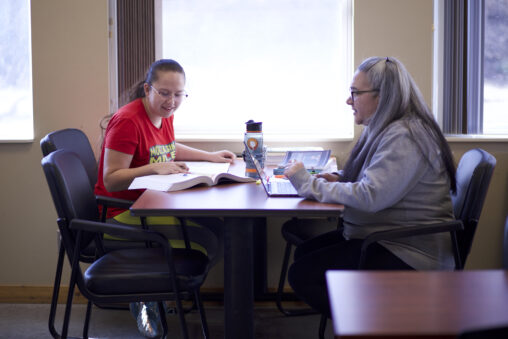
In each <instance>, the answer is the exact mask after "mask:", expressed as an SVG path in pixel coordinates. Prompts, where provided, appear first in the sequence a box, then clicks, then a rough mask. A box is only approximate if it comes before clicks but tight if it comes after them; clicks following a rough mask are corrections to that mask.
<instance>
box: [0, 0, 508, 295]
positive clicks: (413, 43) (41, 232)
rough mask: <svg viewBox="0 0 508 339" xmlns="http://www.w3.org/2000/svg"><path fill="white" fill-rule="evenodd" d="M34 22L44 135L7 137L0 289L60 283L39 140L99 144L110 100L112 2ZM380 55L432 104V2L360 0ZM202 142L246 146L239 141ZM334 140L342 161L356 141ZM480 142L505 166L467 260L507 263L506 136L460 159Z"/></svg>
mask: <svg viewBox="0 0 508 339" xmlns="http://www.w3.org/2000/svg"><path fill="white" fill-rule="evenodd" d="M32 19H33V27H32V40H33V74H34V105H35V108H34V115H35V139H36V140H35V141H34V142H33V143H26V144H0V156H1V158H2V161H1V164H0V170H1V173H2V177H1V178H2V179H0V180H1V183H2V190H1V191H0V206H1V207H0V208H1V212H2V213H1V230H0V234H1V236H0V251H1V255H0V269H1V270H2V275H1V276H0V286H2V285H31V286H41V285H42V286H47V285H51V284H52V281H53V276H54V268H55V261H56V233H55V230H56V224H55V217H56V214H55V212H54V208H53V205H52V202H51V200H50V196H49V191H48V189H47V187H46V183H45V179H44V177H43V174H42V170H41V167H40V159H41V152H40V147H39V140H40V138H42V137H43V136H44V135H45V134H46V133H48V132H49V131H52V130H56V129H60V128H65V127H76V128H81V129H83V130H84V131H85V133H86V134H87V135H88V136H89V138H90V139H91V141H92V143H94V145H96V144H97V141H98V138H99V128H98V122H99V120H100V118H101V117H102V116H103V115H104V114H106V113H107V112H108V105H109V101H108V100H109V96H108V74H109V73H108V26H107V24H108V17H107V1H87V0H71V1H69V0H45V1H33V2H32ZM371 55H382V56H384V55H389V56H395V57H397V58H399V59H400V60H401V61H402V62H404V63H405V65H406V66H407V68H408V70H409V71H410V72H411V73H412V74H413V77H414V78H415V80H416V82H417V83H418V84H419V86H420V88H421V90H422V92H423V94H424V97H425V99H426V100H427V101H428V103H430V100H431V95H432V86H431V85H432V79H431V74H432V63H431V61H432V0H382V1H380V0H356V1H355V58H354V61H355V65H358V64H359V63H360V62H361V60H363V59H364V58H365V57H368V56H371ZM346 95H347V94H346ZM194 145H195V146H200V147H203V148H207V149H214V148H223V147H228V148H230V149H233V150H234V151H239V150H240V148H241V146H239V145H240V143H238V145H236V144H235V145H210V144H194ZM326 146H327V147H331V148H332V149H333V152H334V154H337V155H338V156H339V158H340V160H341V161H343V160H344V159H345V157H346V156H347V152H348V151H349V148H350V147H351V143H350V142H341V143H331V144H329V145H326ZM473 147H482V148H484V149H486V150H487V151H490V152H491V153H493V154H494V155H495V156H496V157H497V159H498V166H497V168H496V171H495V173H494V178H493V182H492V184H491V188H490V191H489V195H488V197H487V202H486V206H485V209H484V212H483V214H482V218H481V221H480V226H479V230H478V233H477V236H476V239H475V243H474V245H473V250H472V254H471V256H470V258H469V262H468V265H467V267H468V268H495V267H500V264H501V245H502V227H503V224H504V218H505V216H506V214H507V210H508V203H507V202H508V199H507V198H508V197H507V193H506V192H507V188H508V184H507V182H508V180H507V179H508V178H507V173H508V172H507V168H508V154H507V149H508V147H507V143H481V142H475V143H452V149H453V151H454V153H455V155H456V157H457V158H458V157H460V155H462V153H463V152H464V151H465V150H467V149H469V148H473ZM281 221H282V220H278V219H273V220H270V221H269V226H270V227H269V242H268V247H269V248H268V257H269V259H268V262H269V268H268V269H269V286H270V287H275V286H276V281H277V278H278V277H277V275H278V270H279V267H280V262H281V257H282V251H283V242H282V239H281V237H280V228H279V224H280V222H281ZM220 276H221V272H220V267H219V269H218V270H215V272H213V273H212V275H211V276H210V279H209V281H208V283H207V284H208V286H217V284H219V285H220V280H221V279H220Z"/></svg>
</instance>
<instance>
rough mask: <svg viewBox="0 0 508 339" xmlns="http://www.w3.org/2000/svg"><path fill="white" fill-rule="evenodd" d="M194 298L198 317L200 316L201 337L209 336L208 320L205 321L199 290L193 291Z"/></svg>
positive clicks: (206, 338)
mask: <svg viewBox="0 0 508 339" xmlns="http://www.w3.org/2000/svg"><path fill="white" fill-rule="evenodd" d="M194 299H195V302H196V306H197V308H198V311H199V317H200V318H201V327H202V329H203V337H204V338H205V339H208V338H210V333H209V331H208V322H207V321H206V314H205V308H204V307H203V301H202V300H201V294H200V293H199V290H195V291H194Z"/></svg>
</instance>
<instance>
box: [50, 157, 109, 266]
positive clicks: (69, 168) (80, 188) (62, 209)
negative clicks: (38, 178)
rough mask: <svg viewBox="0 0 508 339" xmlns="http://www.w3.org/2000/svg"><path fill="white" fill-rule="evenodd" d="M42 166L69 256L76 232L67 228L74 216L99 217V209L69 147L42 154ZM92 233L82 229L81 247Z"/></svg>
mask: <svg viewBox="0 0 508 339" xmlns="http://www.w3.org/2000/svg"><path fill="white" fill-rule="evenodd" d="M41 164H42V168H43V170H44V174H45V176H46V181H47V182H48V186H49V190H50V192H51V196H52V198H53V203H54V205H55V208H56V211H57V214H58V228H59V230H60V234H61V236H62V242H63V245H64V247H65V249H66V251H67V254H68V255H69V256H71V255H72V253H73V251H74V248H75V247H76V243H75V237H76V232H73V231H71V230H70V229H69V228H68V225H69V224H70V222H71V220H72V219H74V218H80V219H86V220H92V221H99V210H98V206H97V202H96V200H95V196H94V193H93V190H92V187H91V186H90V183H89V181H88V177H87V175H86V171H85V168H84V166H83V163H82V162H81V160H80V159H79V157H78V156H77V155H76V154H75V153H74V152H71V151H67V150H58V151H54V152H52V153H50V154H49V155H47V156H45V157H44V158H43V159H42V161H41ZM95 235H96V234H95V233H92V232H85V233H84V234H83V238H82V241H81V243H80V249H84V248H86V247H87V246H88V245H89V244H90V242H91V241H92V240H93V239H94V237H95Z"/></svg>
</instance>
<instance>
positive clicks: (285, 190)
mask: <svg viewBox="0 0 508 339" xmlns="http://www.w3.org/2000/svg"><path fill="white" fill-rule="evenodd" d="M273 184H276V186H277V187H276V192H277V193H282V194H292V193H296V189H295V188H294V187H293V185H292V184H291V183H290V182H289V181H276V182H272V185H273Z"/></svg>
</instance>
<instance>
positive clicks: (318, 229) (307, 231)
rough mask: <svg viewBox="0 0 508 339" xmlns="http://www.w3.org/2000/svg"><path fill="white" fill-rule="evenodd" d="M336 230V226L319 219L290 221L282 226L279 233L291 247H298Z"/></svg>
mask: <svg viewBox="0 0 508 339" xmlns="http://www.w3.org/2000/svg"><path fill="white" fill-rule="evenodd" d="M336 229H337V226H336V225H333V224H330V223H329V222H326V221H323V220H321V219H303V220H299V221H297V220H295V219H291V220H289V221H287V222H285V223H284V225H282V228H281V233H282V236H283V237H284V239H285V240H286V241H287V242H289V243H290V244H291V245H293V246H299V245H301V244H302V243H304V242H305V241H307V240H309V239H312V238H314V237H316V236H318V235H320V234H324V233H328V232H330V231H333V230H336Z"/></svg>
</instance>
